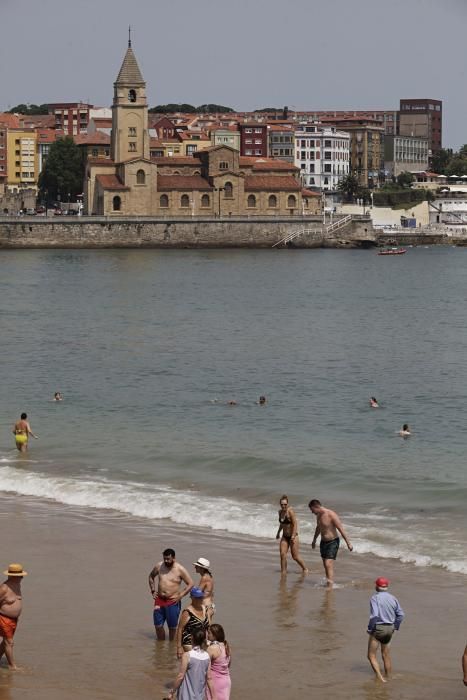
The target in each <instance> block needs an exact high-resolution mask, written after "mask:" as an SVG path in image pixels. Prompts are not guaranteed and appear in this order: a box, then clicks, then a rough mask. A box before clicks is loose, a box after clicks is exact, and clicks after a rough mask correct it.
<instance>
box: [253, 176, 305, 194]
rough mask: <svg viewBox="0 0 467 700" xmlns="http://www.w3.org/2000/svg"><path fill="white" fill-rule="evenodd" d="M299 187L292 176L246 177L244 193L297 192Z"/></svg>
mask: <svg viewBox="0 0 467 700" xmlns="http://www.w3.org/2000/svg"><path fill="white" fill-rule="evenodd" d="M299 190H300V185H299V184H298V182H297V181H296V179H295V178H294V177H293V176H292V175H247V176H246V177H245V192H271V191H274V192H298V191H299Z"/></svg>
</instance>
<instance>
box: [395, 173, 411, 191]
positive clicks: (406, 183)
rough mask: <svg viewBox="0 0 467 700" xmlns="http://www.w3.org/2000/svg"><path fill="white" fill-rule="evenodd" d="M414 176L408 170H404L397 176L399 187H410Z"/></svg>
mask: <svg viewBox="0 0 467 700" xmlns="http://www.w3.org/2000/svg"><path fill="white" fill-rule="evenodd" d="M414 179H415V178H414V176H413V175H412V173H409V172H408V171H407V170H404V172H402V173H400V174H399V175H398V176H397V184H398V185H399V187H403V188H404V189H407V188H408V187H411V186H412V182H413V181H414Z"/></svg>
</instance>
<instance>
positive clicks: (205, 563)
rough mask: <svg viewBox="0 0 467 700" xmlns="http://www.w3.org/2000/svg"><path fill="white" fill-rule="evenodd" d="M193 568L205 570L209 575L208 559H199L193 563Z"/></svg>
mask: <svg viewBox="0 0 467 700" xmlns="http://www.w3.org/2000/svg"><path fill="white" fill-rule="evenodd" d="M193 566H200V567H201V568H202V569H206V571H209V573H211V572H210V568H211V562H210V561H209V559H205V558H204V557H199V559H198V561H194V562H193Z"/></svg>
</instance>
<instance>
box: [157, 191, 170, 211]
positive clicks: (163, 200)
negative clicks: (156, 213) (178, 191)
mask: <svg viewBox="0 0 467 700" xmlns="http://www.w3.org/2000/svg"><path fill="white" fill-rule="evenodd" d="M159 206H160V207H161V209H163V208H165V207H168V206H169V198H168V196H167V195H166V194H161V197H160V199H159Z"/></svg>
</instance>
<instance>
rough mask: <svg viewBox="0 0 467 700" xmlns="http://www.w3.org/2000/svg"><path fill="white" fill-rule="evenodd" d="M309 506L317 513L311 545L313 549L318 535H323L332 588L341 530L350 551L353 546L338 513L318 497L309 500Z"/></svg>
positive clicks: (323, 558) (321, 546)
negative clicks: (322, 503) (324, 504)
mask: <svg viewBox="0 0 467 700" xmlns="http://www.w3.org/2000/svg"><path fill="white" fill-rule="evenodd" d="M308 508H309V509H310V510H311V512H312V513H313V515H316V529H315V534H314V537H313V542H312V543H311V546H312V548H313V549H314V548H315V547H316V540H317V539H318V535H321V541H320V543H319V549H320V553H321V558H322V560H323V566H324V573H325V574H326V580H327V585H328V588H332V586H333V583H334V561H335V559H336V557H337V552H338V551H339V544H340V539H339V535H338V534H337V533H338V532H340V534H341V535H342V537H343V538H344V540H345V543H346V545H347V547H348V548H349V551H352V550H353V547H352V545H351V543H350V540H349V538H348V537H347V535H346V533H345V531H344V526H343V525H342V523H341V521H340V519H339V516H338V515H337V513H335V512H334V511H333V510H330V509H329V508H325V507H324V506H322V505H321V502H320V501H318V499H317V498H313V499H312V500H311V501H310V502H309V504H308Z"/></svg>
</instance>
